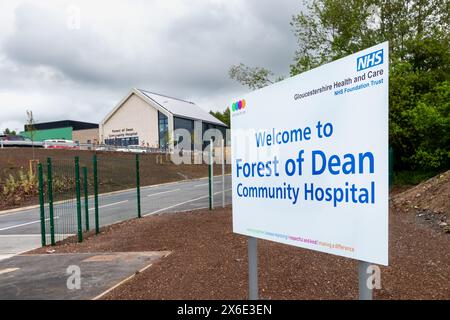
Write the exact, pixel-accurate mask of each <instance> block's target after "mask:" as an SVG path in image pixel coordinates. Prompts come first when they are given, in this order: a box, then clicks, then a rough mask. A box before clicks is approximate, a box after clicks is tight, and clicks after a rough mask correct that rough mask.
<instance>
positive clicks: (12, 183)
mask: <svg viewBox="0 0 450 320" xmlns="http://www.w3.org/2000/svg"><path fill="white" fill-rule="evenodd" d="M0 186H1V191H2V192H1V196H2V197H1V198H2V199H1V201H4V202H5V203H13V204H18V203H20V202H21V201H22V200H23V199H24V198H26V197H28V196H33V195H37V193H38V181H37V179H36V176H35V175H34V174H33V172H31V171H29V172H24V170H23V169H20V170H19V171H18V174H17V177H15V176H13V175H12V174H10V175H9V176H8V177H7V178H6V180H5V181H4V183H3V184H1V183H0Z"/></svg>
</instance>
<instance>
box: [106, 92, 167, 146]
mask: <svg viewBox="0 0 450 320" xmlns="http://www.w3.org/2000/svg"><path fill="white" fill-rule="evenodd" d="M131 129H132V130H131ZM113 130H115V131H116V130H120V132H113ZM122 132H123V134H126V133H128V134H131V133H137V136H139V144H140V145H141V144H142V142H144V143H145V145H147V143H149V145H150V147H158V146H159V144H158V111H157V110H156V109H155V108H153V107H152V106H150V105H149V104H148V103H147V102H145V101H144V100H143V99H142V98H140V97H139V96H137V95H136V94H134V93H133V94H132V95H131V96H130V97H129V98H128V99H127V100H126V101H125V102H124V103H123V104H122V106H121V107H120V108H118V109H117V111H116V112H115V113H114V114H113V115H112V116H111V117H110V118H109V119H108V120H107V121H106V122H105V123H103V124H102V125H101V140H102V141H103V142H104V141H105V139H110V138H113V137H114V135H118V134H121V133H122Z"/></svg>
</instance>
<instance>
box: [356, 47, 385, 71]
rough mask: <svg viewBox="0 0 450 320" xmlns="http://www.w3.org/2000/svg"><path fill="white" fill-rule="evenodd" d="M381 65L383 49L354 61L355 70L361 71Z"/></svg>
mask: <svg viewBox="0 0 450 320" xmlns="http://www.w3.org/2000/svg"><path fill="white" fill-rule="evenodd" d="M382 63H383V49H380V50H378V51H374V52H371V53H369V54H366V55H365V56H362V57H359V58H357V59H356V70H357V71H361V70H364V69H368V68H371V67H374V66H377V65H379V64H382Z"/></svg>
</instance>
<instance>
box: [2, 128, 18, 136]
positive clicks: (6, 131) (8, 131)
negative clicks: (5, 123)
mask: <svg viewBox="0 0 450 320" xmlns="http://www.w3.org/2000/svg"><path fill="white" fill-rule="evenodd" d="M3 134H5V135H11V136H15V135H17V133H16V131H15V130H10V129H9V128H6V129H5V130H3Z"/></svg>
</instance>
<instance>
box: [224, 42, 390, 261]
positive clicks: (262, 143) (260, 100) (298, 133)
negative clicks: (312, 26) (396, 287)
mask: <svg viewBox="0 0 450 320" xmlns="http://www.w3.org/2000/svg"><path fill="white" fill-rule="evenodd" d="M388 54H389V49H388V43H387V42H385V43H382V44H380V45H377V46H374V47H372V48H370V49H367V50H364V51H361V52H358V53H355V54H353V55H350V56H348V57H345V58H342V59H340V60H337V61H335V62H332V63H329V64H326V65H323V66H321V67H319V68H316V69H314V70H311V71H308V72H305V73H303V74H300V75H298V76H295V77H292V78H289V79H286V80H284V81H281V82H278V83H276V84H273V85H271V86H268V87H265V88H263V89H260V90H256V91H254V92H252V93H250V94H248V95H246V96H243V97H240V98H239V100H237V101H236V102H234V103H233V104H232V107H231V109H232V111H231V127H232V133H231V139H232V140H231V145H232V177H233V191H232V193H233V231H234V232H236V233H239V234H243V235H248V236H251V237H256V238H262V239H266V240H271V241H276V242H280V243H285V244H289V245H294V246H298V247H302V248H307V249H311V250H316V251H322V252H326V253H331V254H335V255H339V256H344V257H348V258H353V259H358V260H362V261H366V262H371V263H378V264H382V265H387V264H388V191H389V190H388V82H389V56H388Z"/></svg>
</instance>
